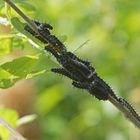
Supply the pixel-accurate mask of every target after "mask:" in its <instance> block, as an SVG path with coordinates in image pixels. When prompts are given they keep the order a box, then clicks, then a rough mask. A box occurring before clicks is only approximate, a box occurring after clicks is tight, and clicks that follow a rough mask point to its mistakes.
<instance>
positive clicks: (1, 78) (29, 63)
mask: <svg viewBox="0 0 140 140" xmlns="http://www.w3.org/2000/svg"><path fill="white" fill-rule="evenodd" d="M37 61H38V57H35V56H24V57H21V58H17V59H14V60H13V61H10V62H6V63H4V64H2V65H1V66H0V87H1V88H7V87H10V86H11V85H13V84H14V83H15V82H16V81H17V80H20V79H22V78H27V77H28V75H29V74H30V73H32V69H33V67H34V65H35V64H36V62H37ZM32 77H33V76H32Z"/></svg>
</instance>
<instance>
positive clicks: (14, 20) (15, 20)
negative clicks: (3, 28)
mask: <svg viewBox="0 0 140 140" xmlns="http://www.w3.org/2000/svg"><path fill="white" fill-rule="evenodd" d="M11 23H12V25H13V26H14V27H15V28H16V29H17V30H18V31H19V32H21V33H25V31H24V26H25V23H23V22H21V21H20V20H19V19H18V18H17V17H13V18H11Z"/></svg>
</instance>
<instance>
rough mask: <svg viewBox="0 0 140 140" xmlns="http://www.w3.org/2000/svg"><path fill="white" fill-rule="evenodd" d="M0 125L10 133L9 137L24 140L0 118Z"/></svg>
mask: <svg viewBox="0 0 140 140" xmlns="http://www.w3.org/2000/svg"><path fill="white" fill-rule="evenodd" d="M0 124H1V125H3V127H5V128H6V129H7V130H9V131H10V133H11V135H12V136H13V137H15V138H16V139H17V140H26V139H25V138H24V137H23V136H22V135H21V134H20V133H19V132H17V131H16V130H15V129H13V128H12V127H11V126H10V125H9V124H8V123H7V122H6V121H5V120H4V119H2V118H1V117H0Z"/></svg>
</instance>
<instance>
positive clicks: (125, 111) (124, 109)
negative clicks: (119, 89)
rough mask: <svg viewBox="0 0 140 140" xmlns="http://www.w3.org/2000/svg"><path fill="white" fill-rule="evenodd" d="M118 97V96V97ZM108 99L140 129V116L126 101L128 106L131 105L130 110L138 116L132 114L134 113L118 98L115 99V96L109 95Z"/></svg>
mask: <svg viewBox="0 0 140 140" xmlns="http://www.w3.org/2000/svg"><path fill="white" fill-rule="evenodd" d="M118 99H119V98H118ZM108 100H109V101H110V102H111V103H112V104H113V105H114V106H116V107H117V108H118V109H119V110H120V111H121V112H122V113H123V114H124V116H125V117H126V118H128V119H129V120H130V121H131V122H132V123H133V124H134V125H135V126H137V127H138V128H139V129H140V120H139V119H140V117H139V116H138V114H137V113H136V111H135V110H134V109H133V107H132V106H131V105H130V104H129V103H127V104H128V105H129V106H131V108H132V110H133V111H134V113H135V114H136V115H137V116H138V117H136V116H135V115H134V113H133V112H132V111H131V110H130V109H129V108H128V107H127V106H126V104H123V103H121V102H120V101H119V100H117V99H116V98H114V97H113V96H111V95H109V97H108Z"/></svg>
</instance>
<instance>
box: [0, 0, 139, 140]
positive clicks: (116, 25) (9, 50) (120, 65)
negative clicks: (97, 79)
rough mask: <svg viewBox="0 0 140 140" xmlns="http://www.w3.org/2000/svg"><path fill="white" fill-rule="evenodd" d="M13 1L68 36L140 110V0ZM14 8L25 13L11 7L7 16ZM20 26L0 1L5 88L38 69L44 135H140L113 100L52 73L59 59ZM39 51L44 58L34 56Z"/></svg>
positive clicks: (97, 139) (58, 139) (62, 139)
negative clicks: (101, 98) (25, 34)
mask: <svg viewBox="0 0 140 140" xmlns="http://www.w3.org/2000/svg"><path fill="white" fill-rule="evenodd" d="M14 1H15V3H16V4H17V5H18V6H19V7H20V8H21V9H22V10H23V11H24V12H25V13H26V14H27V15H28V16H29V17H31V18H33V19H36V20H39V21H46V22H48V23H50V24H52V25H53V27H54V31H53V32H54V34H56V35H57V36H58V37H60V38H61V36H63V35H64V36H67V40H66V42H65V44H66V46H67V48H68V50H70V51H74V50H76V51H75V53H76V54H77V55H78V56H80V57H82V58H85V59H88V60H90V61H91V63H92V64H93V66H95V67H96V71H97V72H98V73H99V75H100V76H101V77H102V78H103V79H105V80H106V81H107V82H108V83H109V84H110V85H111V87H112V88H113V89H114V91H115V92H116V94H119V95H120V96H123V97H125V98H127V99H129V100H130V101H131V102H133V103H134V104H135V105H136V106H137V109H138V108H139V107H140V94H139V93H140V79H139V77H140V58H139V53H140V46H139V44H140V1H139V0H133V1H130V0H68V1H65V0H42V1H39V0H34V2H33V1H32V0H28V1H27V0H24V1H23V0H14ZM9 13H10V16H11V17H13V16H16V17H18V18H20V16H19V15H17V14H16V13H15V12H14V11H13V10H10V11H9V12H8V18H9ZM20 19H21V18H20ZM21 20H22V19H21ZM23 22H24V21H23ZM16 29H17V30H18V29H19V28H16ZM16 29H15V28H13V27H12V26H11V24H10V23H9V21H7V13H6V12H5V7H4V3H3V2H2V1H0V59H1V62H0V63H1V65H0V76H1V77H0V81H1V82H3V84H1V87H3V88H6V87H7V86H8V85H9V86H10V85H11V84H10V83H9V82H11V80H13V81H14V82H16V81H15V80H14V79H17V78H16V77H17V76H19V77H20V78H19V77H18V78H19V79H21V78H30V77H32V71H34V73H38V74H37V75H39V76H37V77H35V78H34V80H35V81H36V86H37V87H38V94H37V99H38V100H37V102H35V106H36V108H37V110H38V112H39V116H40V117H39V118H38V119H39V122H40V126H41V128H42V140H45V139H49V140H93V139H94V140H112V139H113V140H133V139H139V138H140V134H139V132H138V130H137V129H136V128H135V127H134V126H133V125H132V124H130V123H129V122H128V121H127V120H126V119H125V118H124V117H123V116H122V115H121V114H120V113H119V111H118V110H117V109H115V108H114V107H113V106H112V105H111V104H109V103H108V102H102V101H101V102H98V101H97V100H96V99H94V98H93V97H91V96H89V95H88V94H87V92H86V91H82V90H79V89H75V88H73V87H72V86H71V83H70V80H69V79H67V78H62V77H61V76H59V75H56V74H53V73H51V72H49V71H50V68H51V67H54V66H57V65H58V64H57V63H56V61H55V60H54V58H53V57H52V56H50V55H49V54H44V53H43V52H41V51H40V50H38V49H36V48H35V47H33V44H32V43H31V41H29V40H28V39H27V38H25V37H23V36H22V35H21V34H20V35H19V32H18V31H17V30H16ZM22 33H23V32H22ZM87 40H89V41H88V42H87V43H86V44H85V45H84V46H82V47H79V46H81V44H83V43H84V42H86V41H87ZM77 48H79V49H77ZM16 51H18V54H17V53H16ZM25 55H31V56H33V57H28V59H30V60H29V61H31V65H30V64H28V62H27V61H28V60H25V59H27V57H26V56H25ZM36 56H39V57H38V58H37V59H34V57H36ZM19 57H21V58H19ZM13 59H14V60H13ZM22 60H23V61H24V60H25V61H24V62H21V61H22ZM17 61H19V63H22V64H21V65H20V66H19V67H20V68H19V67H18V65H17V64H15V62H17ZM32 61H33V62H32ZM26 63H27V65H26ZM32 63H34V64H35V66H34V67H32ZM23 64H25V67H24V65H23ZM26 66H27V67H28V66H30V67H28V68H27V67H26ZM26 68H27V69H26ZM22 69H23V70H22ZM24 70H25V71H24ZM12 71H15V72H14V73H13V72H12ZM42 71H43V72H42ZM15 73H16V74H15ZM17 73H18V74H17ZM28 74H31V76H29V77H28V76H27V75H28ZM35 76H36V74H35ZM14 77H15V78H14ZM5 81H6V84H5ZM7 82H8V85H7ZM14 82H13V83H12V84H14ZM139 112H140V110H139Z"/></svg>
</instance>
